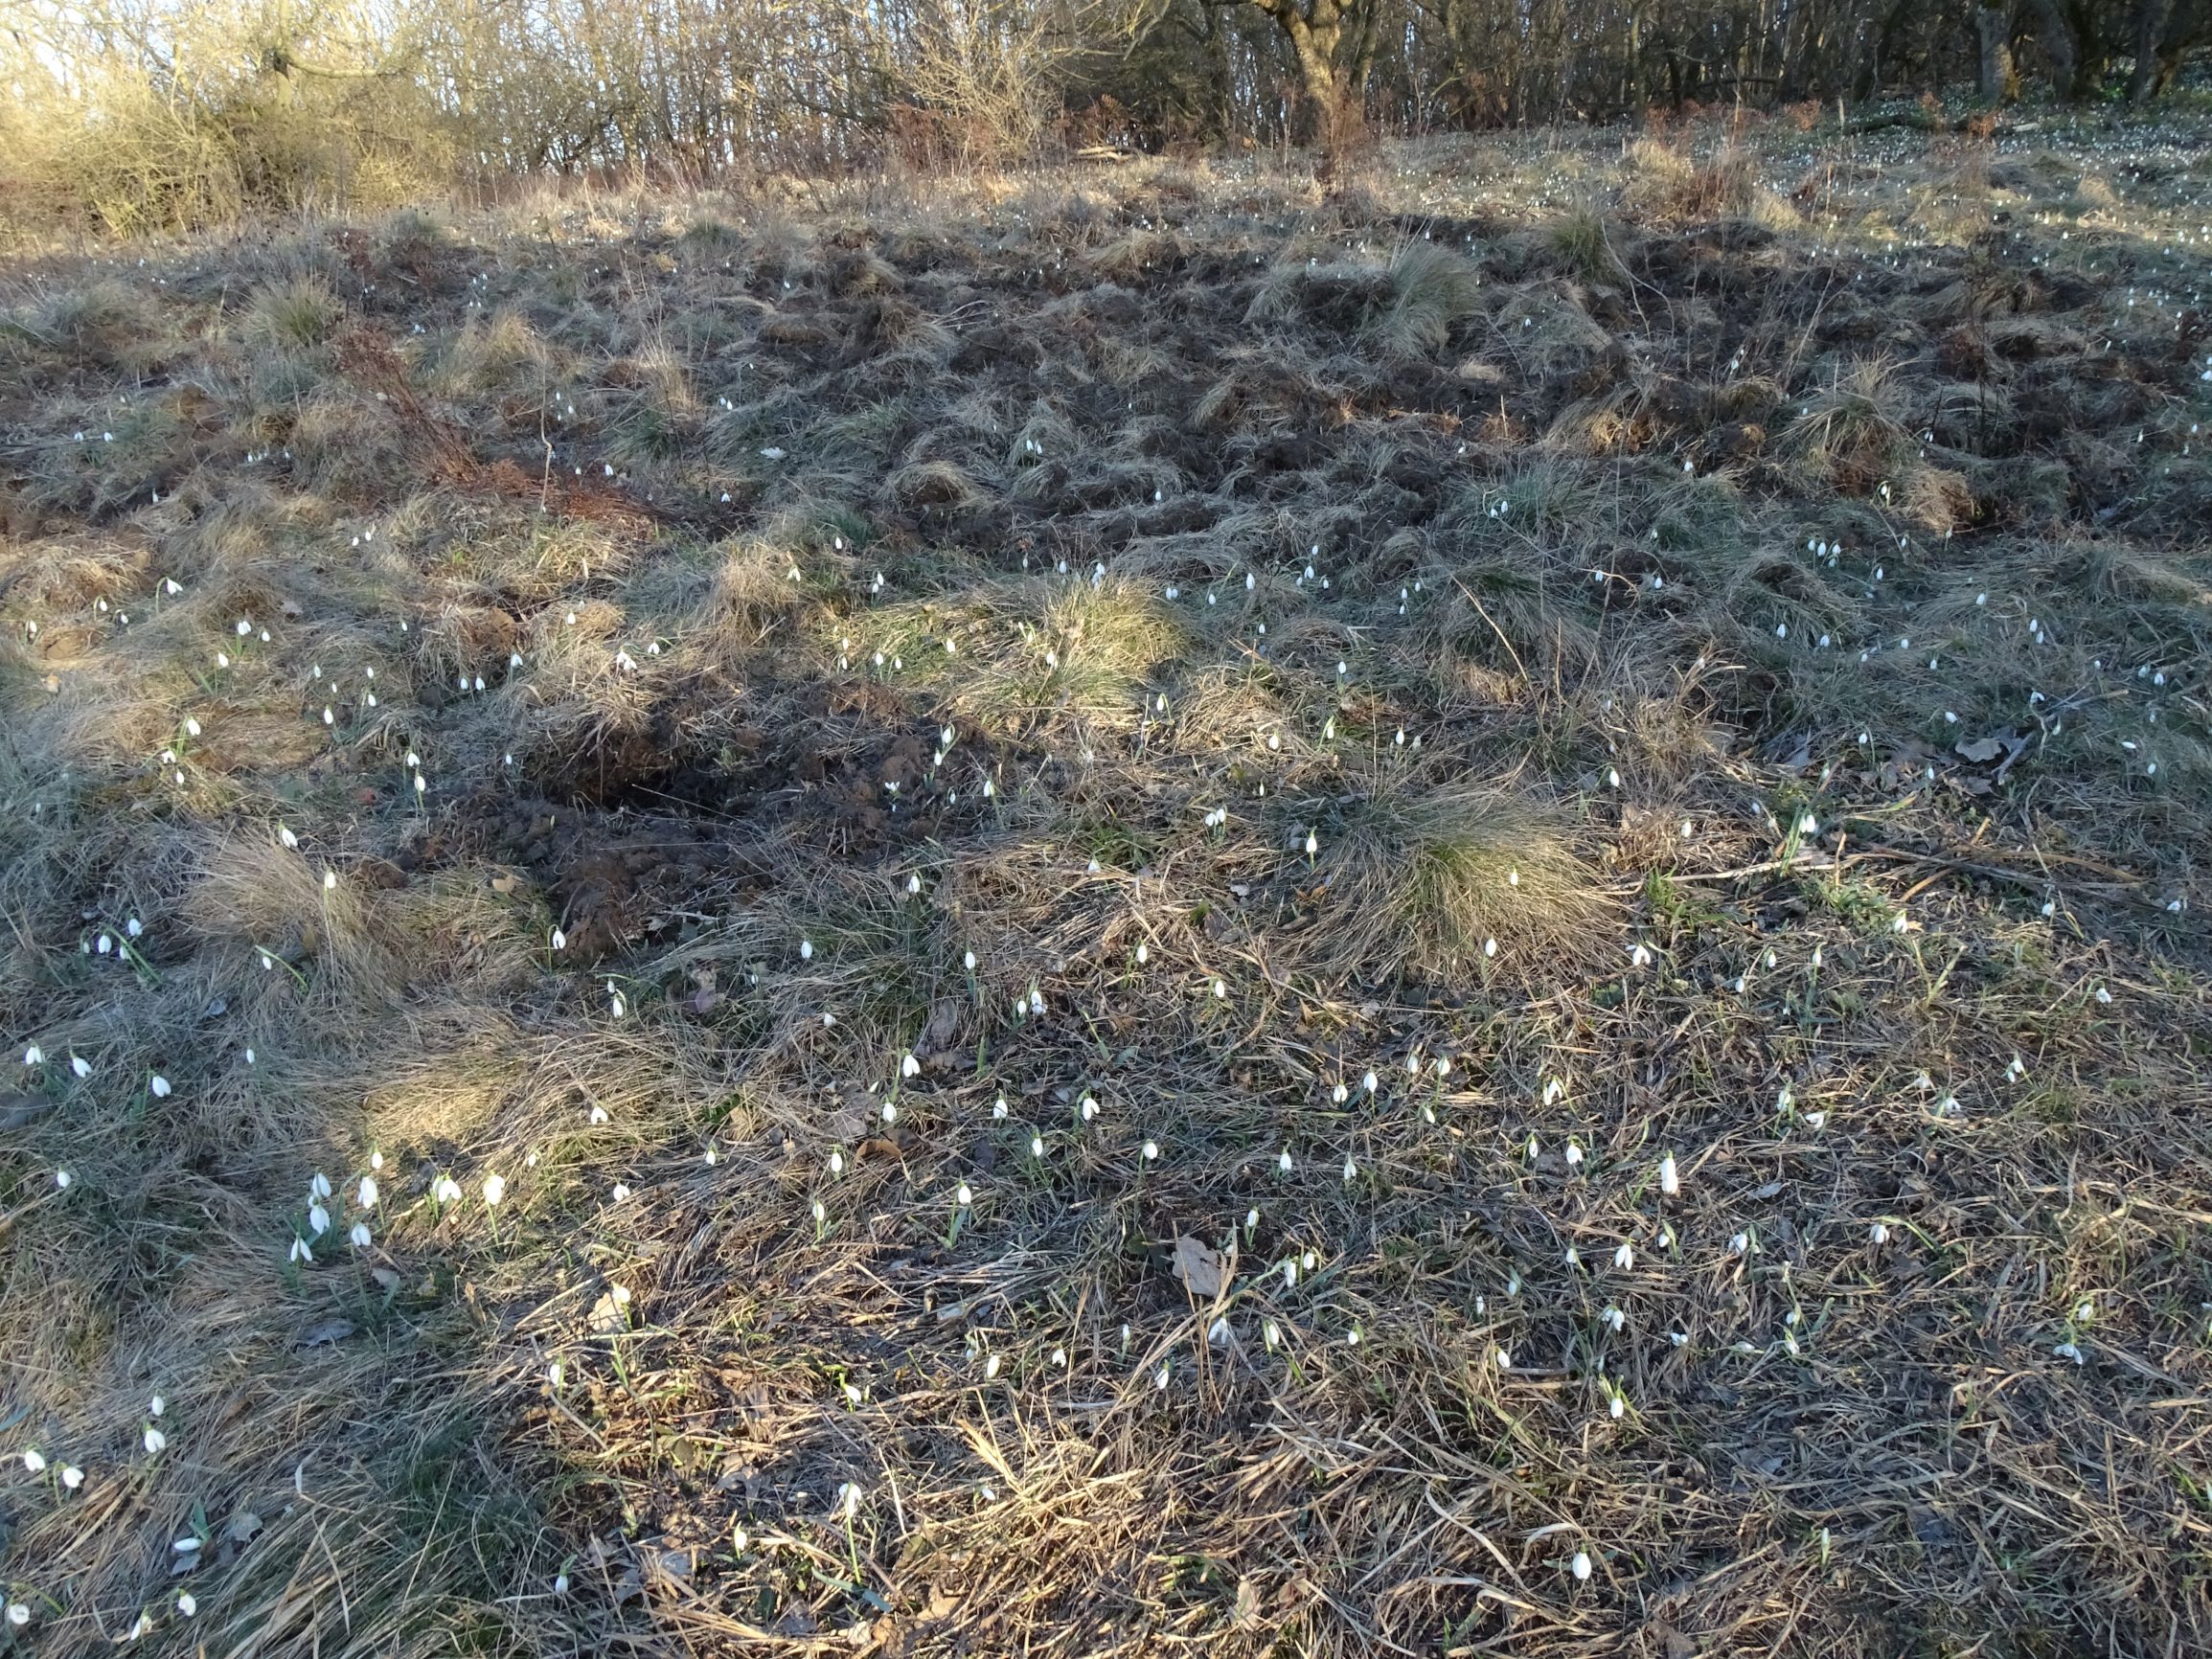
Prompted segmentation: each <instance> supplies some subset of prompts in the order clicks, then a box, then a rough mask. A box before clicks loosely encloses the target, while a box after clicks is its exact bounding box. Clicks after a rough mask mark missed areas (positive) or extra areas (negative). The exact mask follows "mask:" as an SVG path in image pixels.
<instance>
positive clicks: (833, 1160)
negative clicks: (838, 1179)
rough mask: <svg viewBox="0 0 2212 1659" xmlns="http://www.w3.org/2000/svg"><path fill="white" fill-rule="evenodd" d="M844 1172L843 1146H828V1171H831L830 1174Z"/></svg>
mask: <svg viewBox="0 0 2212 1659" xmlns="http://www.w3.org/2000/svg"><path fill="white" fill-rule="evenodd" d="M844 1172H845V1151H844V1148H841V1147H832V1148H830V1173H831V1174H832V1175H842V1174H843V1173H844Z"/></svg>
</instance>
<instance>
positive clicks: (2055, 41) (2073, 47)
mask: <svg viewBox="0 0 2212 1659" xmlns="http://www.w3.org/2000/svg"><path fill="white" fill-rule="evenodd" d="M2034 3H2035V11H2036V23H2037V26H2038V27H2037V30H2036V33H2037V35H2038V36H2039V37H2040V38H2041V41H2042V47H2043V56H2044V57H2048V58H2049V59H2050V60H2051V91H2052V92H2053V93H2054V94H2055V95H2056V96H2057V97H2058V99H2059V100H2060V102H2064V103H2071V102H2073V101H2074V99H2075V96H2076V93H2077V87H2078V77H2079V76H2080V74H2081V62H2082V56H2081V52H2080V50H2079V48H2078V45H2077V43H2076V41H2075V39H2074V31H2073V26H2072V25H2071V24H2070V23H2068V22H2067V20H2066V18H2065V16H2064V13H2062V12H2061V11H2060V10H2059V8H2058V6H2057V5H2056V4H2055V3H2054V0H2034Z"/></svg>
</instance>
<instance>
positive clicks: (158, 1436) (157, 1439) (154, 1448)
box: [139, 1244, 314, 1457]
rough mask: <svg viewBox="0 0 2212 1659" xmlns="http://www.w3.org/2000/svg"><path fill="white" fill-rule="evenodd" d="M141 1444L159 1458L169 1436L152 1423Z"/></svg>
mask: <svg viewBox="0 0 2212 1659" xmlns="http://www.w3.org/2000/svg"><path fill="white" fill-rule="evenodd" d="M307 1252H308V1247H307V1246H306V1245H305V1244H302V1245H300V1254H301V1255H302V1256H304V1257H306V1258H307V1260H308V1261H313V1260H314V1258H313V1257H312V1256H308V1254H307ZM139 1443H140V1444H141V1445H143V1446H145V1447H146V1455H147V1456H148V1457H159V1456H160V1455H161V1453H162V1451H163V1449H164V1448H165V1447H167V1446H168V1444H169V1436H167V1435H166V1434H163V1433H162V1432H161V1430H159V1429H158V1428H155V1427H154V1426H153V1425H152V1424H151V1423H148V1425H147V1429H146V1433H145V1434H144V1435H142V1436H141V1437H140V1439H139Z"/></svg>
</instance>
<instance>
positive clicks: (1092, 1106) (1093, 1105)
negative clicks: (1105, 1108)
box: [1076, 1095, 1099, 1124]
mask: <svg viewBox="0 0 2212 1659" xmlns="http://www.w3.org/2000/svg"><path fill="white" fill-rule="evenodd" d="M1076 1109H1077V1110H1078V1111H1079V1112H1081V1113H1082V1114H1083V1122H1084V1123H1086V1124H1087V1123H1089V1122H1090V1121H1091V1120H1092V1119H1093V1118H1095V1117H1097V1116H1098V1113H1099V1105H1098V1102H1097V1101H1095V1100H1093V1099H1092V1098H1091V1097H1090V1096H1088V1095H1085V1096H1083V1099H1082V1100H1081V1101H1079V1102H1076Z"/></svg>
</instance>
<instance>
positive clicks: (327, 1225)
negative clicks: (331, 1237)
mask: <svg viewBox="0 0 2212 1659" xmlns="http://www.w3.org/2000/svg"><path fill="white" fill-rule="evenodd" d="M330 1230H331V1213H330V1211H328V1210H326V1209H324V1208H323V1207H322V1205H320V1204H309V1205H308V1232H310V1233H312V1234H313V1235H314V1236H315V1237H316V1238H318V1239H320V1238H321V1237H322V1236H323V1235H324V1234H326V1233H328V1232H329V1231H330Z"/></svg>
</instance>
